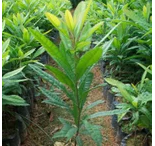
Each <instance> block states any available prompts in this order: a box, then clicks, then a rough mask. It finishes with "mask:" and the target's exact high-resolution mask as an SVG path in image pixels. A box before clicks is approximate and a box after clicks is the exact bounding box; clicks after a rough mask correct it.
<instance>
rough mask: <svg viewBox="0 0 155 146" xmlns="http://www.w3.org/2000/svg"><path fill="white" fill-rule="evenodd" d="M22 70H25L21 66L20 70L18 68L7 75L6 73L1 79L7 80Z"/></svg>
mask: <svg viewBox="0 0 155 146" xmlns="http://www.w3.org/2000/svg"><path fill="white" fill-rule="evenodd" d="M24 68H25V66H23V67H21V68H18V69H16V70H14V71H11V72H8V73H6V74H5V75H4V76H3V77H2V79H7V78H10V77H12V76H14V75H16V74H18V73H20V72H21V71H22V70H23V69H24Z"/></svg>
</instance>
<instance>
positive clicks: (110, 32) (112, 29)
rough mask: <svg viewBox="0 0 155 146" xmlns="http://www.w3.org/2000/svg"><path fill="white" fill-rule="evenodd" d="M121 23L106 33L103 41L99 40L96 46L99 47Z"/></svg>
mask: <svg viewBox="0 0 155 146" xmlns="http://www.w3.org/2000/svg"><path fill="white" fill-rule="evenodd" d="M120 24H121V22H120V23H118V24H117V25H116V26H114V27H113V28H112V29H111V30H110V31H109V32H108V33H107V34H106V35H105V37H104V38H103V39H102V40H101V41H99V42H98V43H97V44H96V46H95V48H96V47H98V46H99V45H100V44H101V43H102V42H103V41H105V39H106V38H107V37H108V36H109V35H110V34H111V33H112V32H113V31H114V30H115V29H116V28H117V27H118V26H119V25H120Z"/></svg>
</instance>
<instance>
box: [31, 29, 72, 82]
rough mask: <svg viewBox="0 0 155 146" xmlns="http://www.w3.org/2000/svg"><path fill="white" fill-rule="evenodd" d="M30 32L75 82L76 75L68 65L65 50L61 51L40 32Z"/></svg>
mask: <svg viewBox="0 0 155 146" xmlns="http://www.w3.org/2000/svg"><path fill="white" fill-rule="evenodd" d="M30 32H31V33H32V34H33V36H34V37H35V39H36V40H38V41H39V42H40V43H41V44H42V46H43V47H44V48H45V50H46V51H47V53H48V54H49V55H50V56H51V57H52V58H53V59H54V60H55V61H56V62H57V64H58V65H59V66H60V67H61V68H63V69H64V71H65V72H66V74H67V75H68V76H69V77H70V78H71V79H72V80H74V76H73V75H74V74H73V70H72V68H71V66H70V64H69V63H68V61H67V59H66V56H64V54H62V51H63V50H59V49H58V47H57V46H56V45H55V44H54V43H52V42H51V41H50V40H49V39H47V38H46V37H45V36H44V35H43V34H41V33H40V32H39V31H36V30H33V29H30Z"/></svg>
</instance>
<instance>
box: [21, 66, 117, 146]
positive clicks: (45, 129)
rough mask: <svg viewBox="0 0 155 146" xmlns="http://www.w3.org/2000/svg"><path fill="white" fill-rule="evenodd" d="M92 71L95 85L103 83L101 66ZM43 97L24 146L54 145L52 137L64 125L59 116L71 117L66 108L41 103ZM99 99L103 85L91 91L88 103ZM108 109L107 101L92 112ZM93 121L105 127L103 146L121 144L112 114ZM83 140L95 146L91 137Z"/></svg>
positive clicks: (39, 101) (91, 111) (88, 145)
mask: <svg viewBox="0 0 155 146" xmlns="http://www.w3.org/2000/svg"><path fill="white" fill-rule="evenodd" d="M92 71H93V73H94V80H93V85H98V84H101V83H103V77H102V74H101V71H100V68H99V66H98V65H97V66H95V67H94V69H93V70H92ZM43 99H44V97H39V99H38V101H37V104H36V107H35V109H34V112H33V113H34V114H33V117H32V122H31V124H30V126H29V127H28V136H27V138H26V140H25V142H24V144H22V146H53V145H54V141H52V140H51V139H50V137H52V135H53V134H54V133H55V132H57V131H58V130H60V129H61V127H62V125H61V124H60V122H59V120H58V117H63V118H66V119H70V117H68V114H67V113H66V112H65V111H64V110H63V111H62V109H60V108H57V107H55V106H51V105H47V104H44V103H41V101H42V100H43ZM99 99H104V97H103V89H102V87H101V88H98V89H95V90H93V91H91V92H90V94H89V97H88V100H87V102H86V104H87V105H88V104H90V103H92V102H94V101H96V100H99ZM107 110H109V108H108V105H107V103H106V101H105V103H103V104H100V105H98V106H96V107H94V108H92V110H90V113H95V112H98V111H107ZM93 123H94V124H97V125H101V126H102V127H103V128H102V135H103V144H102V145H103V146H119V144H118V141H117V138H116V136H115V134H114V129H113V128H112V127H111V117H110V116H109V117H108V116H107V117H100V118H96V119H93ZM83 140H84V146H95V144H94V142H93V141H92V140H91V139H90V138H89V137H83ZM56 141H59V142H63V141H64V140H63V139H56ZM70 145H71V144H70Z"/></svg>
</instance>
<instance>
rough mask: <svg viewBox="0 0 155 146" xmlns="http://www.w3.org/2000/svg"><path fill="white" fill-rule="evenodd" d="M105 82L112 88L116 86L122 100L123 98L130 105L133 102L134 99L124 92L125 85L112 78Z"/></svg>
mask: <svg viewBox="0 0 155 146" xmlns="http://www.w3.org/2000/svg"><path fill="white" fill-rule="evenodd" d="M105 81H106V82H108V83H109V84H111V85H113V86H116V87H117V88H118V89H119V91H120V92H121V94H122V96H123V98H125V99H126V100H127V101H129V102H130V103H131V104H132V102H133V101H134V100H135V97H134V96H132V95H131V94H129V93H128V91H127V90H126V86H125V84H123V83H122V82H120V81H117V80H115V79H112V78H106V79H105Z"/></svg>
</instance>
